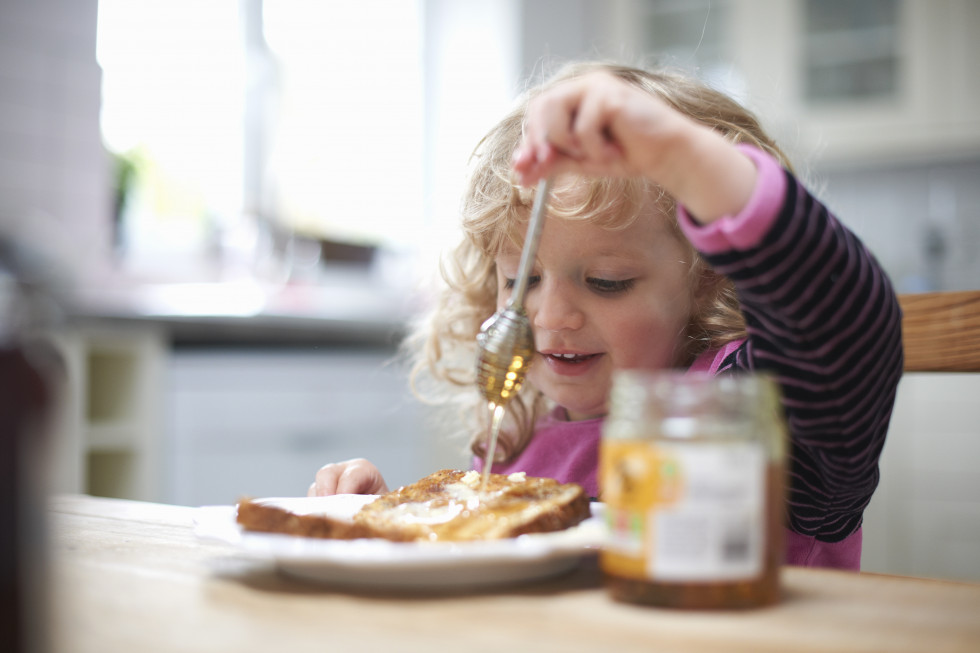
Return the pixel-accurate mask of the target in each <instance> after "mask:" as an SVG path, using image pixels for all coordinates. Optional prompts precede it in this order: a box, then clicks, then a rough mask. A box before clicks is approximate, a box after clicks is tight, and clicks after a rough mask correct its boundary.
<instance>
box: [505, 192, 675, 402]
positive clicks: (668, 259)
mask: <svg viewBox="0 0 980 653" xmlns="http://www.w3.org/2000/svg"><path fill="white" fill-rule="evenodd" d="M688 251H689V250H688V249H687V248H686V247H684V246H683V245H682V244H681V242H680V240H679V239H678V237H677V236H676V235H674V234H673V233H672V232H671V230H670V228H669V226H668V225H667V224H666V220H665V218H664V217H663V215H662V214H661V213H660V212H659V210H658V209H657V208H656V207H655V205H654V204H653V202H652V201H648V205H647V207H646V208H645V210H644V212H643V215H642V216H641V217H640V219H638V220H637V221H635V222H634V223H633V224H632V225H630V226H629V227H627V228H625V229H618V230H613V229H607V228H604V227H600V226H597V225H594V224H591V223H589V222H584V221H575V220H565V219H561V218H554V217H549V218H547V219H546V220H545V224H544V228H543V231H542V234H541V243H540V246H539V248H538V255H537V260H536V261H535V265H534V268H533V269H532V272H531V278H530V279H529V283H528V291H527V295H526V298H525V307H526V309H527V312H528V315H529V317H530V319H531V325H532V329H533V331H534V342H535V346H536V349H537V354H538V355H537V356H536V357H535V359H534V361H533V363H532V365H531V367H530V369H529V370H528V380H529V381H530V382H531V383H533V384H534V386H535V387H536V388H538V389H539V390H540V391H541V392H543V393H544V395H545V396H546V397H548V398H549V399H551V400H553V401H554V402H556V403H557V404H558V405H560V406H562V407H564V408H565V410H566V411H567V412H568V416H569V419H572V420H579V419H587V418H590V417H599V416H603V415H605V414H606V412H607V408H606V401H607V398H608V396H609V391H610V389H611V388H612V374H613V371H614V370H617V369H624V368H630V369H650V370H655V369H663V368H666V367H671V366H675V365H678V364H680V363H681V362H683V361H682V360H681V358H682V356H683V347H682V345H683V335H684V332H685V329H686V327H687V324H688V321H689V318H690V316H691V312H692V309H693V301H694V300H693V293H692V291H691V288H690V285H689V275H688V270H689V269H690V260H689V255H688ZM496 261H497V291H498V294H497V297H498V300H497V301H498V308H503V307H504V306H505V305H506V303H507V301H508V300H509V298H510V294H511V289H512V288H513V284H514V277H515V276H516V275H517V268H518V264H519V262H520V250H519V249H517V248H516V247H514V246H513V245H509V246H508V247H507V248H506V249H504V250H503V251H502V252H501V253H500V254H499V255H498V257H497V259H496Z"/></svg>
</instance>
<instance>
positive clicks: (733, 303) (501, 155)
mask: <svg viewBox="0 0 980 653" xmlns="http://www.w3.org/2000/svg"><path fill="white" fill-rule="evenodd" d="M600 70H601V71H606V72H608V73H611V74H613V75H615V76H617V77H619V78H621V79H623V80H625V81H626V82H628V83H630V84H633V85H635V86H637V87H639V88H641V89H643V90H645V91H647V92H648V93H650V94H652V95H654V96H658V97H660V98H661V99H662V100H664V101H665V102H666V103H667V104H669V105H670V106H672V107H673V108H675V109H676V110H678V111H679V112H681V113H683V114H686V115H688V116H690V117H692V118H693V119H695V120H697V121H699V122H701V123H702V124H705V125H707V126H709V127H711V128H713V129H715V130H716V131H718V132H719V133H721V134H723V135H724V136H725V137H726V138H728V139H729V140H731V141H732V142H733V143H750V144H753V145H755V146H757V147H759V148H760V149H762V150H765V151H767V152H769V153H770V154H772V155H773V156H775V157H776V158H777V160H779V161H780V163H781V164H782V165H784V166H785V167H787V168H789V167H790V164H789V162H788V160H787V158H786V156H785V155H784V154H783V152H782V151H781V150H780V149H779V148H778V147H777V146H776V145H775V143H774V142H773V141H772V139H770V138H769V137H768V136H767V135H766V134H765V133H764V132H763V130H762V128H761V127H760V125H759V122H758V121H757V120H756V118H755V117H754V116H753V115H752V114H751V113H750V112H748V111H747V110H746V109H744V108H743V107H742V106H740V105H739V104H738V103H736V102H735V101H733V100H732V99H730V98H729V97H727V96H726V95H724V94H723V93H720V92H718V91H716V90H714V89H712V88H710V87H708V86H706V85H704V84H703V83H701V82H699V81H697V80H694V79H691V78H689V77H686V76H683V75H680V74H676V73H672V72H667V71H653V70H644V69H640V68H634V67H629V66H623V65H617V64H608V63H602V62H583V63H573V64H568V65H566V66H564V67H563V68H562V69H561V70H559V71H558V72H557V74H555V75H554V76H552V77H551V78H550V79H549V80H548V81H546V82H545V83H543V84H542V85H540V86H538V87H536V88H533V89H531V90H529V91H527V92H526V93H525V94H524V95H523V96H522V97H521V98H520V101H519V102H518V104H517V106H516V107H515V108H514V109H513V110H512V111H511V112H510V113H509V114H508V115H507V116H505V117H504V118H503V120H501V121H500V122H499V123H498V124H497V125H496V126H494V127H493V128H492V129H491V130H490V131H489V133H487V134H486V136H484V137H483V138H482V139H481V141H480V142H479V143H478V145H477V147H476V148H475V150H474V151H473V154H472V157H471V161H472V163H473V166H474V167H473V170H472V173H471V175H470V178H469V183H468V186H467V188H466V191H465V193H464V196H463V201H462V206H461V212H462V228H463V239H462V241H461V242H460V243H459V244H458V245H457V246H456V248H455V250H454V251H453V252H452V253H451V256H450V257H449V258H448V259H446V260H444V261H443V263H442V265H441V268H440V272H441V274H442V278H443V280H444V281H445V287H444V288H443V289H442V291H441V294H440V295H439V297H438V300H437V303H436V306H435V307H434V310H433V311H432V312H431V313H430V314H429V315H428V316H426V318H425V319H424V320H423V321H421V322H420V323H419V324H418V325H417V326H416V328H415V330H414V331H413V333H411V334H410V336H409V338H407V339H406V342H405V345H406V348H407V350H408V352H409V354H410V356H412V358H413V359H414V365H413V371H412V380H413V387H414V388H415V391H416V394H418V395H419V396H420V397H421V398H422V399H424V400H428V401H431V402H433V403H439V404H443V405H451V406H454V407H455V409H454V410H453V411H452V412H451V414H447V417H448V418H449V419H451V420H453V423H454V424H456V425H457V426H456V430H458V425H459V424H460V423H462V424H464V425H466V426H465V428H466V432H467V434H468V435H469V438H470V449H471V450H472V451H473V453H474V454H476V455H478V456H481V457H483V456H484V455H485V441H486V430H487V427H488V423H489V411H487V410H486V402H485V401H484V400H483V399H482V397H481V396H480V393H479V392H478V391H477V389H476V335H477V332H478V331H479V329H480V325H481V324H482V323H483V322H484V320H486V319H487V318H488V317H490V316H491V315H492V314H493V313H494V311H495V310H496V307H497V276H496V263H495V258H496V256H497V253H498V252H499V251H500V250H501V248H502V246H503V245H504V244H505V243H506V242H507V241H512V242H514V243H515V244H516V245H517V246H518V247H520V244H521V240H522V239H523V230H524V229H523V228H524V227H525V225H526V223H527V220H528V216H529V214H530V207H531V204H532V203H533V200H534V191H533V189H525V188H521V187H520V186H518V185H517V184H516V182H515V180H514V178H513V177H512V175H511V156H512V154H513V152H514V150H515V149H516V147H517V145H518V144H519V143H520V140H521V130H522V123H523V119H524V113H525V111H526V108H527V105H528V102H529V101H530V99H531V98H533V97H534V96H535V95H537V94H538V93H540V92H542V91H544V90H546V89H548V88H550V87H552V86H554V85H555V84H557V83H559V82H561V81H564V80H568V79H571V78H575V77H579V76H582V75H585V74H587V73H591V72H595V71H600ZM586 183H587V192H586V193H584V199H582V200H581V201H576V202H571V201H564V200H566V199H567V198H566V197H564V196H562V200H563V201H562V202H560V203H559V202H554V203H553V204H555V205H560V208H559V207H558V206H552V207H551V209H550V211H549V215H551V216H555V217H561V218H564V219H570V220H584V221H589V222H592V223H594V224H597V225H600V226H602V227H605V228H610V229H616V228H624V227H626V226H628V225H629V224H631V223H632V221H634V220H636V219H637V216H638V215H639V213H640V211H641V209H642V207H643V204H644V201H645V200H646V198H648V197H650V196H651V195H650V193H653V197H656V198H657V202H658V204H659V205H660V208H661V210H662V211H663V213H664V215H665V216H667V217H668V218H669V220H670V222H671V224H672V226H673V228H674V229H675V230H676V234H677V235H678V239H679V241H680V242H681V243H684V244H686V245H687V247H688V248H689V256H690V261H691V265H690V280H691V284H692V287H697V288H698V289H699V292H698V293H697V296H698V297H699V298H700V301H698V302H697V305H696V307H695V309H694V312H693V314H692V315H691V319H690V323H689V326H688V329H687V331H686V334H685V338H686V348H685V351H684V355H685V357H686V359H687V361H688V362H691V361H693V359H694V358H695V357H696V356H697V355H698V354H700V353H701V352H703V351H705V350H708V349H715V348H719V347H721V346H723V345H724V344H726V343H728V342H731V341H733V340H737V339H739V338H742V337H744V335H745V323H744V319H743V317H742V314H741V312H740V311H739V304H738V298H737V296H736V294H735V288H734V286H733V285H732V283H731V281H729V280H728V279H727V278H725V277H723V276H721V275H718V274H716V273H715V272H714V271H713V270H712V269H711V268H710V267H709V266H708V265H707V264H706V263H705V262H704V260H703V259H702V258H701V256H700V255H699V254H698V253H697V251H695V250H694V248H693V247H691V246H690V244H689V243H688V241H687V239H686V238H684V237H683V236H682V235H681V232H680V229H679V227H678V226H677V220H676V217H675V215H676V214H675V206H674V202H673V199H672V198H671V197H670V196H668V195H667V194H666V193H664V192H663V191H662V190H660V189H659V188H657V187H653V186H652V184H651V183H650V182H648V181H646V180H644V179H591V180H588V181H587V182H586ZM577 188H579V189H581V188H582V185H581V183H580V184H579V185H578V186H577ZM555 192H556V193H561V189H560V188H559V189H556V191H555ZM576 196H577V197H582V196H583V195H582V194H581V193H577V194H576ZM550 408H551V406H550V405H549V402H548V400H547V399H546V398H545V397H544V396H543V395H542V394H541V392H540V391H539V390H537V389H536V388H534V387H533V385H531V384H530V383H525V385H524V387H523V388H522V389H521V392H520V393H519V395H518V396H517V397H516V398H514V399H513V400H512V401H511V402H510V404H509V405H508V420H507V422H506V426H505V427H504V429H502V431H501V435H500V439H499V441H498V446H497V456H495V458H496V461H498V462H499V461H501V460H508V459H510V458H512V457H514V456H516V455H517V454H519V453H520V452H521V451H522V450H523V449H524V447H525V446H527V443H528V442H529V441H530V439H531V436H532V435H533V432H534V425H535V423H536V421H537V420H538V418H539V417H540V416H542V415H543V414H544V413H545V412H546V411H547V410H549V409H550ZM460 420H462V422H460Z"/></svg>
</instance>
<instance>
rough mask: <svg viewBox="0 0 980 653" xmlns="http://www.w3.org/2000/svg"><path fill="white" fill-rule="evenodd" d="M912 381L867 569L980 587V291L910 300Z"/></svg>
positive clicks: (906, 336)
mask: <svg viewBox="0 0 980 653" xmlns="http://www.w3.org/2000/svg"><path fill="white" fill-rule="evenodd" d="M898 300H899V303H900V304H901V306H902V312H903V319H902V341H903V344H904V346H905V375H904V376H903V378H902V380H901V383H900V384H899V388H898V396H897V398H896V401H895V410H894V412H893V413H892V420H891V425H890V427H889V431H888V438H887V441H886V443H885V448H884V451H883V452H882V458H881V482H880V484H879V485H878V489H877V490H876V492H875V496H874V497H873V498H872V500H871V505H870V506H869V507H868V510H866V511H865V521H864V553H863V555H862V561H861V567H862V569H864V570H865V571H871V572H879V573H891V574H903V575H911V576H929V577H934V578H946V579H951V580H970V581H974V582H978V581H980V558H977V555H976V551H978V550H980V471H978V469H977V464H976V461H977V460H978V459H980V458H978V456H980V426H978V425H980V374H977V372H980V290H969V291H962V292H934V293H922V294H914V295H900V296H899V298H898Z"/></svg>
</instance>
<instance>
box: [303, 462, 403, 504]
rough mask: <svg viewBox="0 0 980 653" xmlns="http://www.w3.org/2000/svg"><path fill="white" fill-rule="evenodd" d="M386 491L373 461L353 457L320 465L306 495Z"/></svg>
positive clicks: (318, 495)
mask: <svg viewBox="0 0 980 653" xmlns="http://www.w3.org/2000/svg"><path fill="white" fill-rule="evenodd" d="M387 491H388V484H387V483H385V480H384V478H383V477H382V476H381V472H380V471H378V468H377V467H375V466H374V463H372V462H370V461H369V460H365V459H364V458H354V459H353V460H345V461H343V462H339V463H329V464H326V465H324V466H323V467H321V468H320V469H319V470H318V471H317V473H316V478H315V480H314V481H313V483H312V484H311V485H310V489H309V490H308V491H307V493H306V495H307V496H310V497H325V496H330V495H332V494H384V493H386V492H387Z"/></svg>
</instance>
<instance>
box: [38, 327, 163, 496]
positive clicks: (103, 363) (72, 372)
mask: <svg viewBox="0 0 980 653" xmlns="http://www.w3.org/2000/svg"><path fill="white" fill-rule="evenodd" d="M49 337H50V341H51V342H52V343H53V344H54V345H55V346H56V347H57V349H58V351H59V352H60V353H61V356H62V359H63V361H64V368H65V372H66V378H65V381H66V382H65V383H64V384H63V386H62V388H61V392H60V397H61V401H60V403H59V406H60V409H59V411H58V426H59V428H58V429H57V430H56V438H55V446H54V447H53V451H52V466H53V470H52V471H53V473H52V489H53V490H54V491H55V492H80V493H85V494H93V495H96V496H109V497H124V498H131V499H142V500H150V501H155V500H160V499H161V498H162V486H161V474H160V472H161V467H160V458H161V451H162V440H161V437H162V431H161V428H160V424H161V399H162V393H163V372H164V363H165V360H166V355H167V347H168V342H167V338H166V334H165V333H164V332H163V331H162V330H161V329H159V328H156V327H154V326H153V325H147V324H141V325H138V326H126V325H122V324H117V323H90V324H84V325H72V326H70V327H65V328H63V329H60V330H58V331H56V332H53V333H51V334H50V336H49Z"/></svg>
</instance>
